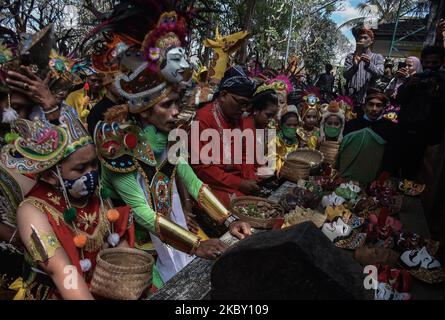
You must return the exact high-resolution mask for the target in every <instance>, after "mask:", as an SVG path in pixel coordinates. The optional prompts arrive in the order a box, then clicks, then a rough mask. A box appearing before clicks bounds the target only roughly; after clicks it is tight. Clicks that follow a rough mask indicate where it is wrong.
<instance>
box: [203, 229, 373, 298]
mask: <svg viewBox="0 0 445 320" xmlns="http://www.w3.org/2000/svg"><path fill="white" fill-rule="evenodd" d="M364 276H365V275H364V274H363V268H362V267H361V266H360V265H359V264H358V263H357V262H356V261H355V260H354V259H353V258H352V257H351V256H350V255H348V254H347V253H346V252H344V251H343V250H341V249H339V248H337V247H335V246H334V245H333V244H332V243H331V242H330V241H329V239H328V238H327V237H326V236H324V235H323V233H322V232H321V231H320V230H319V229H317V227H316V226H315V225H314V224H313V223H312V222H305V223H302V224H299V225H296V226H293V227H290V228H286V229H282V230H273V231H269V232H263V233H259V234H255V235H253V236H251V237H249V238H247V239H245V240H243V241H240V242H239V243H237V244H236V245H234V246H233V247H231V248H230V249H228V250H227V251H226V252H225V253H224V255H223V256H222V257H221V258H220V259H218V260H217V261H216V262H215V264H214V265H213V268H212V273H211V283H212V290H211V297H212V299H274V300H283V299H360V300H362V299H372V298H373V294H374V291H373V290H365V288H364V285H363V280H364Z"/></svg>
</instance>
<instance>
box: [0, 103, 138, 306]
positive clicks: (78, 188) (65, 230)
mask: <svg viewBox="0 0 445 320" xmlns="http://www.w3.org/2000/svg"><path fill="white" fill-rule="evenodd" d="M59 121H60V126H55V125H52V124H50V123H48V122H42V121H39V120H35V121H33V122H30V121H28V120H23V119H19V120H17V121H16V122H14V123H13V129H14V130H15V131H16V132H17V133H18V134H19V138H18V139H17V140H16V141H15V142H14V143H11V144H8V145H6V146H5V147H4V148H3V149H2V157H1V160H2V163H3V165H4V166H5V167H6V168H9V169H14V170H16V171H18V172H20V173H32V174H35V175H37V176H38V181H37V184H36V185H35V186H34V187H33V188H32V189H31V191H30V192H29V193H28V194H27V196H26V198H25V199H24V201H23V202H22V203H21V204H20V206H19V208H18V211H17V230H18V233H19V235H20V239H21V241H22V243H23V244H24V246H25V256H26V257H25V260H26V261H27V262H28V263H29V267H28V268H27V274H26V275H25V277H24V280H23V281H22V285H21V288H19V292H18V295H17V296H16V299H38V300H39V299H51V298H62V299H93V296H92V294H91V293H90V291H89V288H88V283H89V282H90V281H91V278H92V274H93V271H94V268H95V265H96V257H97V254H98V253H99V251H100V250H101V249H103V248H105V247H107V246H111V247H115V246H126V247H128V246H133V243H134V229H133V224H132V222H131V221H132V220H131V219H130V217H131V215H130V208H129V207H121V208H115V209H114V208H113V207H112V206H111V204H110V202H109V200H107V199H103V198H102V197H99V196H97V195H96V193H95V192H96V187H97V184H98V170H97V169H98V168H97V159H96V152H95V149H94V146H93V140H92V139H91V137H90V136H89V135H88V133H87V132H86V130H85V128H84V127H83V126H82V124H81V123H80V122H79V121H78V119H77V117H76V115H75V114H74V113H73V112H71V111H70V110H69V109H65V110H62V112H61V116H60V120H59ZM70 266H74V268H75V270H73V272H74V271H77V272H78V275H79V276H78V277H77V283H73V285H75V286H76V287H75V288H69V287H67V286H66V285H65V284H64V279H65V278H66V276H67V274H66V270H67V269H66V268H67V267H70Z"/></svg>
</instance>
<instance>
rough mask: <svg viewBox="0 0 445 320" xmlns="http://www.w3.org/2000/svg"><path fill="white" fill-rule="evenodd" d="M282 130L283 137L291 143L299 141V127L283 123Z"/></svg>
mask: <svg viewBox="0 0 445 320" xmlns="http://www.w3.org/2000/svg"><path fill="white" fill-rule="evenodd" d="M281 132H282V133H283V137H285V138H286V139H287V140H289V141H290V142H291V143H295V142H297V128H291V127H287V126H285V125H283V126H282V128H281Z"/></svg>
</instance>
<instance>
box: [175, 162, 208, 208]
mask: <svg viewBox="0 0 445 320" xmlns="http://www.w3.org/2000/svg"><path fill="white" fill-rule="evenodd" d="M176 170H177V171H176V172H177V173H178V175H179V177H180V178H181V179H182V181H183V182H184V184H185V187H186V188H187V191H188V192H189V193H190V195H191V196H192V197H193V198H194V199H195V200H198V196H199V190H200V189H201V187H202V184H203V182H202V181H201V180H200V179H199V178H198V177H197V176H196V174H195V172H194V171H193V169H192V167H190V165H189V164H188V163H187V161H185V160H184V159H183V158H180V159H179V163H178V167H177V169H176Z"/></svg>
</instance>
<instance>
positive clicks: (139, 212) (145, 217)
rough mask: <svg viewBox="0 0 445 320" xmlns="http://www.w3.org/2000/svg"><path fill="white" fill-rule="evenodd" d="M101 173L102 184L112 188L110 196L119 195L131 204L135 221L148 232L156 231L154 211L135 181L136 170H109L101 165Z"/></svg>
mask: <svg viewBox="0 0 445 320" xmlns="http://www.w3.org/2000/svg"><path fill="white" fill-rule="evenodd" d="M101 174H102V176H101V182H102V186H103V187H105V188H108V189H110V190H113V193H112V197H114V198H117V197H119V198H121V199H122V200H123V201H124V202H125V203H126V204H127V205H129V206H131V208H132V209H133V212H134V218H135V220H136V222H137V223H138V224H139V225H141V226H142V227H144V228H145V229H147V230H149V231H150V232H153V233H156V228H155V225H156V213H155V212H154V211H153V210H152V209H151V208H150V206H149V205H148V203H147V201H146V199H145V194H144V192H143V191H142V189H141V187H140V185H139V184H138V182H137V179H136V172H130V173H117V172H111V171H110V170H108V169H107V168H106V167H104V166H102V173H101ZM116 196H117V197H116Z"/></svg>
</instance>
